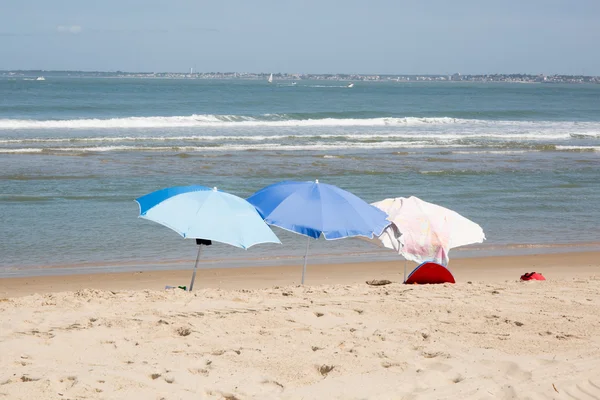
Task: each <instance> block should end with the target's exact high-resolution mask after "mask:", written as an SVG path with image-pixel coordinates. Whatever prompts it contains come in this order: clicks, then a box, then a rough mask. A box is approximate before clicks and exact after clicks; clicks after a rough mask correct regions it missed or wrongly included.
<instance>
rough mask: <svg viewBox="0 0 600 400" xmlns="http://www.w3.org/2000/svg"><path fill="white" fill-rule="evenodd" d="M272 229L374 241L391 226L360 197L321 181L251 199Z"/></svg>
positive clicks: (288, 184)
mask: <svg viewBox="0 0 600 400" xmlns="http://www.w3.org/2000/svg"><path fill="white" fill-rule="evenodd" d="M248 202H250V203H252V204H253V205H254V206H255V207H256V209H257V210H258V212H259V213H260V214H261V215H262V216H263V218H264V219H265V222H266V223H268V224H269V225H275V226H278V227H280V228H283V229H286V230H288V231H291V232H294V233H298V234H301V235H304V236H308V237H312V238H314V239H318V238H319V237H320V236H321V235H323V236H324V237H325V239H327V240H331V239H342V238H346V237H352V236H364V237H368V238H373V237H374V236H378V235H380V234H381V232H382V231H383V230H384V229H385V228H386V227H387V226H388V225H389V224H390V222H389V221H388V220H387V214H386V213H385V212H382V211H380V210H379V209H377V208H376V207H373V206H371V205H370V204H369V203H367V202H365V201H364V200H362V199H361V198H360V197H358V196H355V195H354V194H352V193H350V192H347V191H345V190H343V189H340V188H339V187H337V186H333V185H328V184H326V183H319V181H318V180H317V181H315V182H312V181H309V182H294V181H285V182H279V183H275V184H273V185H270V186H267V187H265V188H263V189H261V190H259V191H258V192H256V193H254V194H253V195H252V196H250V197H249V198H248Z"/></svg>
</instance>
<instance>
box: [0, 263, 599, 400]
mask: <svg viewBox="0 0 600 400" xmlns="http://www.w3.org/2000/svg"><path fill="white" fill-rule="evenodd" d="M411 266H412V264H411ZM451 269H452V271H453V272H454V274H455V276H456V279H457V284H455V285H426V286H418V285H403V284H402V283H401V282H402V277H403V262H402V261H400V262H383V263H360V264H346V265H310V266H309V269H308V279H307V285H305V286H299V285H298V282H299V279H300V272H301V266H299V265H294V266H281V267H265V268H235V269H222V270H200V271H199V274H198V278H197V283H196V289H197V290H195V291H194V292H192V293H189V292H184V291H182V290H164V286H165V285H178V284H179V285H181V284H183V285H187V284H188V283H189V278H190V274H191V271H190V270H183V271H162V272H137V273H123V274H95V275H70V276H51V277H35V278H6V279H1V280H0V316H1V325H0V326H1V330H0V357H1V365H2V368H0V398H7V399H84V398H91V399H125V398H127V399H138V398H139V399H240V400H241V399H456V398H474V399H499V398H502V399H512V398H523V399H572V398H576V399H588V398H589V399H593V398H599V397H600V378H599V377H600V315H599V313H598V309H599V306H600V253H597V252H587V253H562V254H543V255H530V256H506V257H486V258H469V259H456V260H452V262H451ZM531 271H538V272H541V273H543V274H544V276H546V278H547V281H535V282H520V281H519V280H518V279H519V276H520V275H521V274H523V273H525V272H531ZM371 279H389V280H390V281H392V283H391V284H388V285H385V286H370V285H367V284H366V283H365V281H366V280H371Z"/></svg>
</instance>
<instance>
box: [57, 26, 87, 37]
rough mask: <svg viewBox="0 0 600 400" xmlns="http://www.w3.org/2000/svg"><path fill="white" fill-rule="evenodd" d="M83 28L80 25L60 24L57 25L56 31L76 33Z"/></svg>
mask: <svg viewBox="0 0 600 400" xmlns="http://www.w3.org/2000/svg"><path fill="white" fill-rule="evenodd" d="M82 30H83V28H82V27H81V26H80V25H59V26H57V27H56V31H57V32H60V33H70V34H73V35H76V34H78V33H81V31H82Z"/></svg>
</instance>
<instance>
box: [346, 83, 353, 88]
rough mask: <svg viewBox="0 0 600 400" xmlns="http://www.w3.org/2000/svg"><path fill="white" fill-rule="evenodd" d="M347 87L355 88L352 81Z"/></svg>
mask: <svg viewBox="0 0 600 400" xmlns="http://www.w3.org/2000/svg"><path fill="white" fill-rule="evenodd" d="M346 87H349V88H353V87H354V83H352V82H350V83H349V84H348V86H346Z"/></svg>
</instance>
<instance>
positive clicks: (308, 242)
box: [301, 236, 310, 285]
mask: <svg viewBox="0 0 600 400" xmlns="http://www.w3.org/2000/svg"><path fill="white" fill-rule="evenodd" d="M309 246H310V236H308V237H307V238H306V252H305V253H304V267H302V283H301V284H302V285H304V275H306V260H307V258H308V247H309Z"/></svg>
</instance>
